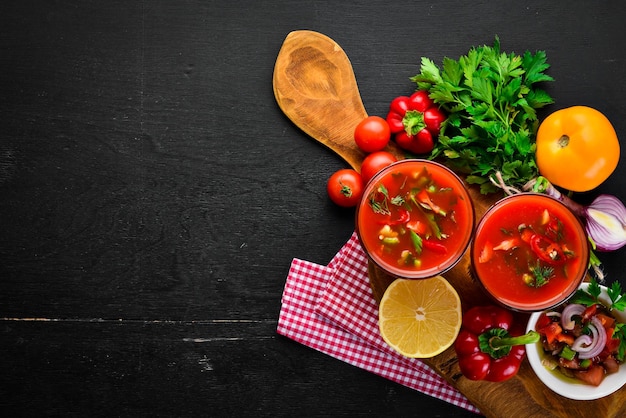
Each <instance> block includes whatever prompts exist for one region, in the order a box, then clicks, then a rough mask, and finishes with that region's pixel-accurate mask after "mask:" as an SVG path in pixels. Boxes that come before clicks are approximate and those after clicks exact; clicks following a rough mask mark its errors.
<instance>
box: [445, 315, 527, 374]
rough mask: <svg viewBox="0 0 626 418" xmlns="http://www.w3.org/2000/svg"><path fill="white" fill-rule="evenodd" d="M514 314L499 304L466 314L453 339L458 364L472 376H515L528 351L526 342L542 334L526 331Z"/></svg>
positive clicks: (463, 371) (465, 372) (462, 370)
mask: <svg viewBox="0 0 626 418" xmlns="http://www.w3.org/2000/svg"><path fill="white" fill-rule="evenodd" d="M523 332H524V331H523V327H522V325H521V324H518V323H515V322H514V318H513V314H512V313H511V312H510V311H508V310H506V309H504V308H500V307H498V306H493V305H488V306H476V307H473V308H471V309H470V310H469V311H467V312H466V313H465V315H463V322H462V326H461V331H460V332H459V335H458V337H457V339H456V341H455V343H454V349H455V351H456V354H457V357H458V359H459V367H460V368H461V372H462V373H463V375H464V376H465V377H467V378H468V379H470V380H487V381H490V382H502V381H504V380H507V379H510V378H511V377H513V376H515V375H516V374H517V372H518V370H519V368H520V365H521V363H522V360H523V359H524V356H525V355H526V347H525V344H530V343H534V342H537V341H539V334H538V333H537V332H535V331H530V332H529V333H528V334H524V335H521V334H522V333H523Z"/></svg>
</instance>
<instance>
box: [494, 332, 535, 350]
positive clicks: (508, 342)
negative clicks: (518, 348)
mask: <svg viewBox="0 0 626 418" xmlns="http://www.w3.org/2000/svg"><path fill="white" fill-rule="evenodd" d="M537 341H539V333H538V332H536V331H529V332H528V333H527V334H524V335H520V336H518V337H507V338H501V337H498V336H494V337H491V338H490V339H489V345H490V346H491V347H493V348H494V349H498V348H500V347H509V346H511V347H512V346H514V345H524V344H532V343H536V342H537Z"/></svg>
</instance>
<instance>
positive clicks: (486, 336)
mask: <svg viewBox="0 0 626 418" xmlns="http://www.w3.org/2000/svg"><path fill="white" fill-rule="evenodd" d="M537 341H539V333H537V332H536V331H529V332H528V334H524V335H520V336H519V337H511V336H510V335H509V333H508V332H507V330H505V329H504V328H491V329H488V330H487V331H485V332H483V333H482V334H480V335H479V336H478V345H479V347H480V351H482V352H483V353H485V354H488V355H489V356H491V357H492V358H495V359H497V358H502V357H505V356H507V355H508V354H509V353H510V352H511V347H513V346H515V345H523V344H530V343H535V342H537Z"/></svg>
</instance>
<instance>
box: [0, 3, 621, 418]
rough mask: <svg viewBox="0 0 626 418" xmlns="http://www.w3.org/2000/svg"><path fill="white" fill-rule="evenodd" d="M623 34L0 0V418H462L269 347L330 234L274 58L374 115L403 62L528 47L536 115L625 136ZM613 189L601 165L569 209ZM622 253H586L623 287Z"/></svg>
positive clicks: (292, 348)
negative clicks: (306, 49)
mask: <svg viewBox="0 0 626 418" xmlns="http://www.w3.org/2000/svg"><path fill="white" fill-rule="evenodd" d="M625 21H626V8H624V7H623V5H622V3H621V2H618V1H612V2H598V3H594V4H593V5H590V4H588V2H583V1H569V2H567V4H564V3H563V4H561V3H560V2H528V1H521V2H520V1H501V2H488V1H473V2H434V1H433V2H426V1H410V2H409V1H406V2H395V3H392V2H387V1H385V2H383V1H378V0H372V1H367V2H356V1H352V0H349V1H341V2H339V1H337V2H331V1H310V2H301V1H291V2H289V1H278V0H269V1H244V0H231V1H210V0H209V1H199V0H185V1H169V2H168V1H162V0H150V1H147V0H144V1H135V2H130V1H119V0H116V1H104V2H103V1H93V0H92V1H82V2H70V1H54V2H51V1H34V0H24V1H20V2H4V3H3V4H2V6H1V7H0V27H2V35H0V62H1V64H2V67H1V71H0V115H1V118H2V119H1V121H2V125H1V128H0V326H1V328H0V329H1V333H0V411H3V412H8V413H10V414H11V415H6V416H298V415H305V416H329V415H330V416H354V415H367V416H416V415H420V416H437V417H451V416H473V414H472V413H470V412H467V411H465V410H462V409H460V408H458V407H455V406H453V405H450V404H447V403H445V402H443V401H439V400H437V399H434V398H431V397H429V396H426V395H423V394H421V393H419V392H415V391H412V390H410V389H407V388H405V387H402V386H400V385H397V384H395V383H392V382H390V381H388V380H385V379H383V378H381V377H377V376H374V375H372V374H369V373H367V372H365V371H362V370H360V369H358V368H355V367H353V366H349V365H347V364H345V363H343V362H341V361H339V360H335V359H333V358H330V357H328V356H326V355H324V354H321V353H319V352H317V351H314V350H312V349H309V348H307V347H305V346H302V345H300V344H297V343H295V342H293V341H291V340H289V339H286V338H283V337H281V336H278V335H277V334H276V326H277V319H278V314H279V310H280V298H281V294H282V291H283V287H284V284H285V279H286V275H287V271H288V268H289V264H290V262H291V260H292V258H294V257H297V258H301V259H305V260H309V261H313V262H317V263H320V264H325V263H327V262H328V261H329V260H330V259H331V257H332V256H333V255H334V254H335V253H336V252H337V251H338V250H339V249H340V248H341V246H342V245H343V243H344V242H345V241H346V240H347V239H348V238H349V237H350V234H351V233H352V231H353V212H352V211H351V210H342V209H338V208H337V207H335V206H333V204H332V203H331V202H330V201H329V200H328V199H327V196H326V192H325V182H326V180H327V178H328V177H329V176H330V174H331V173H332V172H334V171H335V170H337V169H339V168H342V167H345V166H346V164H345V163H344V162H343V161H341V160H340V159H339V158H338V157H336V156H335V155H333V154H332V153H330V152H329V151H328V150H327V149H326V148H324V147H323V146H321V145H320V144H318V143H316V142H315V141H313V140H311V139H310V138H309V137H307V136H306V135H305V134H303V133H302V132H301V131H300V130H298V128H297V127H295V126H294V125H293V124H292V123H291V122H290V121H289V120H288V119H287V118H286V117H285V116H284V114H283V113H282V112H281V111H280V109H279V108H278V106H277V104H276V102H275V100H274V96H273V92H272V84H271V80H272V71H273V66H274V62H275V60H276V56H277V53H278V51H279V49H280V46H281V44H282V42H283V40H284V38H285V37H286V35H287V34H288V33H289V32H291V31H293V30H298V29H310V30H315V31H318V32H321V33H324V34H326V35H328V36H330V37H331V38H333V39H334V40H335V41H337V42H338V43H339V44H340V45H341V46H342V47H343V49H344V50H345V51H346V53H347V54H348V56H349V57H350V59H351V61H352V64H353V67H354V71H355V74H356V78H357V81H358V84H359V87H360V91H361V96H362V99H363V102H364V104H365V107H366V109H367V111H368V112H369V113H370V114H377V115H382V116H384V115H385V114H386V111H387V107H388V104H389V101H390V100H391V99H392V98H393V97H395V96H397V95H402V94H407V93H410V92H411V91H412V90H413V88H414V86H413V85H412V83H411V82H410V81H409V77H410V76H412V75H414V74H416V73H417V72H418V71H419V70H418V68H419V62H420V58H421V57H422V56H425V57H429V58H431V59H433V60H434V61H435V62H437V63H440V62H441V60H442V59H443V57H444V56H449V57H452V58H458V56H459V55H461V54H464V53H466V52H467V50H468V49H469V48H470V47H471V46H473V45H480V44H491V43H492V42H493V39H494V37H495V36H496V35H498V36H499V37H500V40H501V44H502V48H503V50H505V51H514V52H517V53H522V52H523V51H525V50H527V49H528V50H530V51H533V52H534V51H536V50H538V49H542V50H545V51H546V52H547V55H548V62H549V63H550V64H551V65H552V67H551V68H550V70H549V71H548V72H549V74H550V75H552V76H553V77H554V78H555V79H556V81H555V82H553V83H550V84H549V85H548V86H547V89H548V91H549V93H550V94H551V95H552V96H553V97H554V98H555V100H556V103H555V105H553V106H551V107H550V108H549V110H556V109H558V108H562V107H567V106H571V105H577V104H584V105H588V106H592V107H595V108H597V109H599V110H601V111H602V112H604V113H605V114H606V115H607V116H608V117H609V119H610V120H611V121H612V122H613V124H614V126H615V128H616V131H617V133H618V136H620V137H621V139H622V144H624V141H626V100H624V97H626V82H624V76H625V75H626V40H625V39H626V37H625V35H626V25H625V24H624V22H625ZM622 160H623V159H622ZM625 185H626V165H624V163H623V161H622V162H621V163H620V165H619V167H618V169H617V171H616V173H615V174H614V175H613V176H612V177H611V178H610V180H609V181H608V182H606V183H605V184H603V185H602V186H601V187H600V188H599V189H598V190H596V191H594V194H591V195H584V196H581V198H583V199H585V198H591V197H593V196H595V194H596V193H600V192H603V193H612V194H616V195H618V196H619V197H620V198H621V199H622V200H626V191H625V189H624V187H625ZM625 256H626V250H619V251H616V252H613V253H606V254H601V260H602V261H603V263H604V266H605V271H606V273H607V275H608V278H609V280H620V281H621V282H622V283H623V284H625V285H626V277H625V276H624V275H623V260H624V257H625ZM520 416H523V411H520Z"/></svg>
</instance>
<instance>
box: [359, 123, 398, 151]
mask: <svg viewBox="0 0 626 418" xmlns="http://www.w3.org/2000/svg"><path fill="white" fill-rule="evenodd" d="M390 138H391V130H390V129H389V124H388V123H387V121H386V120H385V119H383V118H381V117H380V116H368V117H366V118H365V119H363V120H362V121H361V122H359V124H358V125H357V126H356V128H355V129H354V142H356V145H357V146H358V147H359V148H360V149H361V150H362V151H363V152H367V153H370V152H376V151H381V150H382V149H383V148H385V147H386V146H387V143H389V139H390Z"/></svg>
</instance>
